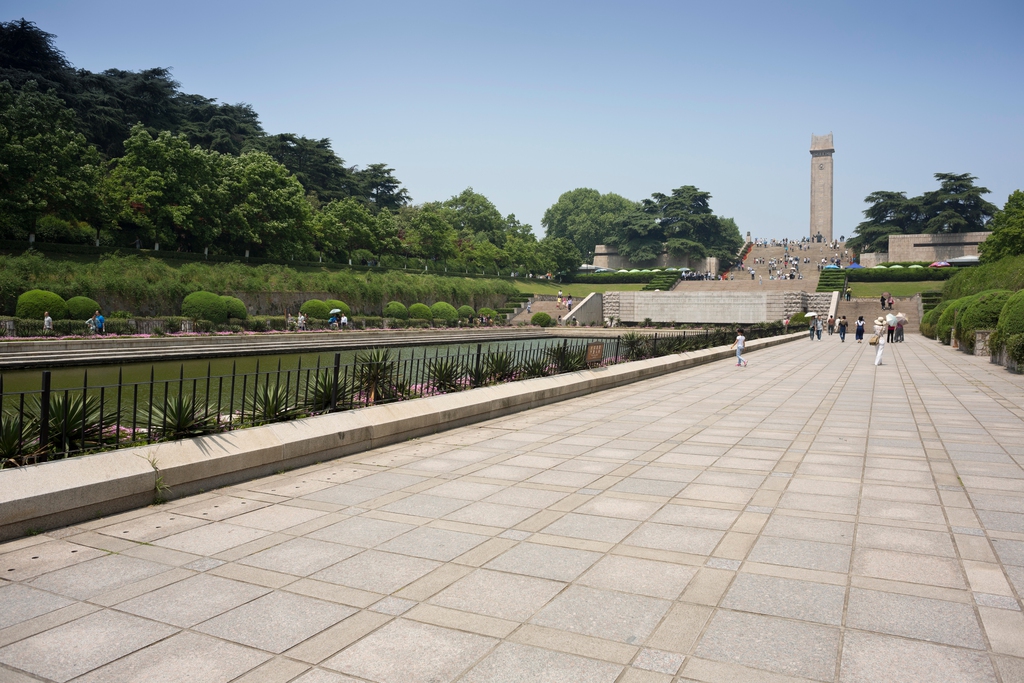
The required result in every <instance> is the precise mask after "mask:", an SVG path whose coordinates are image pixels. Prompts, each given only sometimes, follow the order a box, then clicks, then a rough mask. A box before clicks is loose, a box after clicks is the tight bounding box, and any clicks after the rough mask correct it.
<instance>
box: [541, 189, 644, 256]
mask: <svg viewBox="0 0 1024 683" xmlns="http://www.w3.org/2000/svg"><path fill="white" fill-rule="evenodd" d="M636 206H637V204H636V202H633V201H631V200H629V199H626V198H625V197H622V196H620V195H617V194H614V193H611V192H609V193H608V194H601V193H600V192H598V191H597V190H592V189H590V188H586V187H581V188H577V189H575V190H570V191H569V192H565V193H563V194H562V195H561V196H560V197H559V198H558V201H557V202H555V203H554V204H552V205H551V206H550V207H548V210H547V211H545V212H544V218H543V219H542V220H541V225H543V226H544V228H545V230H546V235H547V236H548V237H566V238H568V239H570V240H572V241H573V243H574V244H575V245H576V248H577V249H578V250H579V251H580V253H581V254H584V255H586V256H588V257H589V256H591V255H592V254H593V253H594V246H595V245H598V244H603V243H605V241H606V240H607V239H608V237H609V236H610V235H612V234H613V233H614V231H615V226H616V225H617V224H618V223H619V222H621V221H623V220H625V218H626V217H627V216H628V215H629V214H630V213H631V212H633V211H634V210H635V209H636Z"/></svg>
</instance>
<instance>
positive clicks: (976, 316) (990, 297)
mask: <svg viewBox="0 0 1024 683" xmlns="http://www.w3.org/2000/svg"><path fill="white" fill-rule="evenodd" d="M1012 294H1013V292H1011V291H1010V290H1008V289H1003V290H999V289H996V290H992V291H989V292H982V293H981V294H978V295H977V296H976V297H975V298H974V301H971V302H970V303H968V304H967V305H966V306H964V307H963V309H962V310H961V311H960V313H959V314H958V315H957V318H956V338H957V339H958V340H959V341H960V344H961V346H964V347H966V348H968V349H971V350H974V333H975V331H977V330H995V329H996V324H997V323H998V322H999V313H1000V312H1001V311H1002V310H1003V306H1005V305H1006V301H1007V300H1008V299H1009V298H1010V296H1011V295H1012Z"/></svg>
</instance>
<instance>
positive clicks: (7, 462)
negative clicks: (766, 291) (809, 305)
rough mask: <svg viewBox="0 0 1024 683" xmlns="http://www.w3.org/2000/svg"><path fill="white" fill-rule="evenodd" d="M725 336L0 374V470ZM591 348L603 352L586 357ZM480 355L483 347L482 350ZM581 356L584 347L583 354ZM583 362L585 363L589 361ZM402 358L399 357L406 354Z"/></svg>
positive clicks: (667, 335) (666, 335) (689, 333)
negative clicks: (164, 374) (288, 364)
mask: <svg viewBox="0 0 1024 683" xmlns="http://www.w3.org/2000/svg"><path fill="white" fill-rule="evenodd" d="M781 333H782V326H781V325H780V324H767V325H762V326H760V327H755V329H751V330H749V331H748V332H747V338H748V339H756V338H758V337H761V336H773V335H776V334H781ZM732 338H733V331H732V330H731V329H729V330H726V329H721V330H679V331H668V332H661V333H658V334H654V335H645V334H641V333H637V332H629V333H626V334H624V335H622V336H619V337H614V338H603V339H591V338H580V339H551V340H546V341H544V342H540V343H537V342H535V341H534V342H522V343H519V344H511V345H509V344H505V345H500V346H498V348H497V349H495V348H494V347H493V346H491V345H484V344H477V345H476V348H475V349H473V348H471V347H470V348H468V349H466V348H462V349H457V350H450V349H449V350H447V351H446V352H441V350H438V351H437V352H436V353H435V355H434V356H433V357H430V356H429V355H424V354H423V353H422V350H420V353H419V354H417V353H416V350H415V349H414V350H413V353H412V354H411V355H409V356H407V357H405V358H403V351H402V350H397V351H395V350H392V349H388V348H373V349H367V350H365V351H361V352H357V353H356V356H355V359H354V361H353V362H351V363H345V364H343V363H342V362H341V354H340V353H339V354H335V356H334V362H333V363H326V364H325V363H321V361H320V360H319V359H318V360H317V363H316V365H307V366H305V367H303V365H302V363H301V360H300V363H299V366H298V367H297V368H291V369H282V368H281V365H280V361H278V364H277V366H276V367H270V368H261V367H260V365H259V363H258V362H257V365H256V369H255V370H254V371H253V372H236V371H235V367H234V366H233V367H232V372H231V374H227V375H211V374H210V371H209V369H208V370H207V374H206V376H205V377H188V378H186V377H185V375H184V366H181V369H180V371H179V376H178V377H177V378H176V379H157V378H156V377H155V371H154V369H153V368H152V367H151V369H150V377H149V379H148V380H145V381H132V382H124V381H122V375H121V372H120V371H119V373H118V381H117V383H116V384H108V385H98V386H92V385H90V384H89V377H88V372H87V371H86V372H85V374H84V376H83V381H82V386H80V387H76V388H66V389H55V388H52V387H51V376H50V372H49V371H43V372H42V377H41V382H40V389H38V390H33V391H22V392H12V393H4V390H3V375H2V374H0V468H2V467H12V466H19V465H26V464H32V463H37V462H45V461H47V460H51V459H56V458H66V457H69V456H72V455H77V454H81V453H86V452H93V451H100V450H110V449H117V448H124V447H128V446H137V445H142V444H149V443H154V442H157V441H169V440H174V439H183V438H188V437H193V436H199V435H202V434H210V433H216V432H223V431H230V430H234V429H240V428H244V427H251V426H256V425H261V424H268V423H272V422H279V421H283V420H291V419H296V418H299V417H305V416H310V415H317V414H323V413H329V412H335V411H341V410H352V409H355V408H361V407H365V406H370V405H378V404H382V403H390V402H394V401H402V400H408V399H413V398H419V397H425V396H434V395H438V394H445V393H451V392H455V391H463V390H465V389H470V388H475V387H482V386H487V385H490V384H503V383H507V382H513V381H517V380H521V379H530V378H534V377H545V376H548V375H554V374H559V373H564V372H574V371H577V370H582V369H584V368H586V367H588V365H589V366H594V365H609V364H614V363H619V362H625V361H631V360H640V359H643V358H649V357H653V356H663V355H668V354H671V353H680V352H684V351H692V350H696V349H701V348H709V347H712V346H718V345H721V344H728V343H730V342H731V341H732ZM595 345H600V347H598V346H595ZM485 347H486V348H485ZM588 347H589V348H588ZM588 351H589V353H588ZM406 353H408V351H406Z"/></svg>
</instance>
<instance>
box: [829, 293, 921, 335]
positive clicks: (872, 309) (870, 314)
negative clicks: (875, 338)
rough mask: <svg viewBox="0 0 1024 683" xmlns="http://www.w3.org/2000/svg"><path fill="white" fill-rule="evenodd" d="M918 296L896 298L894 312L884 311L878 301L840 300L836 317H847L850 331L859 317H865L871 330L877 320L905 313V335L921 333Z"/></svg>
mask: <svg viewBox="0 0 1024 683" xmlns="http://www.w3.org/2000/svg"><path fill="white" fill-rule="evenodd" d="M917 311H918V296H917V295H915V296H907V297H895V303H894V304H893V306H892V311H883V310H882V305H881V304H880V303H879V301H878V299H863V298H853V299H850V300H849V301H846V300H845V299H842V298H840V300H839V309H838V311H837V312H836V315H837V316H839V317H841V316H844V315H845V316H846V320H847V321H848V322H849V323H850V330H851V331H852V330H853V329H854V324H853V323H854V321H855V320H857V316H861V315H862V316H864V322H866V323H867V328H868V329H869V330H870V329H871V328H872V327H873V323H874V320H875V318H877V317H878V316H880V315H886V314H888V313H903V314H904V315H905V316H907V323H906V324H905V325H904V326H903V331H904V333H905V334H916V333H917V332H919V331H920V323H921V321H920V319H919V318H918V314H917Z"/></svg>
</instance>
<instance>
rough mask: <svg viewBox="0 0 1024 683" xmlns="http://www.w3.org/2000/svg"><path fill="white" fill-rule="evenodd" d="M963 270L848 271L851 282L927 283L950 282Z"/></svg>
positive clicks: (883, 269) (861, 269)
mask: <svg viewBox="0 0 1024 683" xmlns="http://www.w3.org/2000/svg"><path fill="white" fill-rule="evenodd" d="M961 270H963V269H962V268H955V267H951V268H897V269H896V270H890V269H888V268H878V269H877V270H876V269H874V268H854V269H853V270H850V269H846V270H843V271H842V272H844V273H846V275H847V276H848V278H849V281H850V282H926V281H929V280H948V279H950V278H951V277H953V276H954V275H956V274H957V273H958V272H960V271H961Z"/></svg>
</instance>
